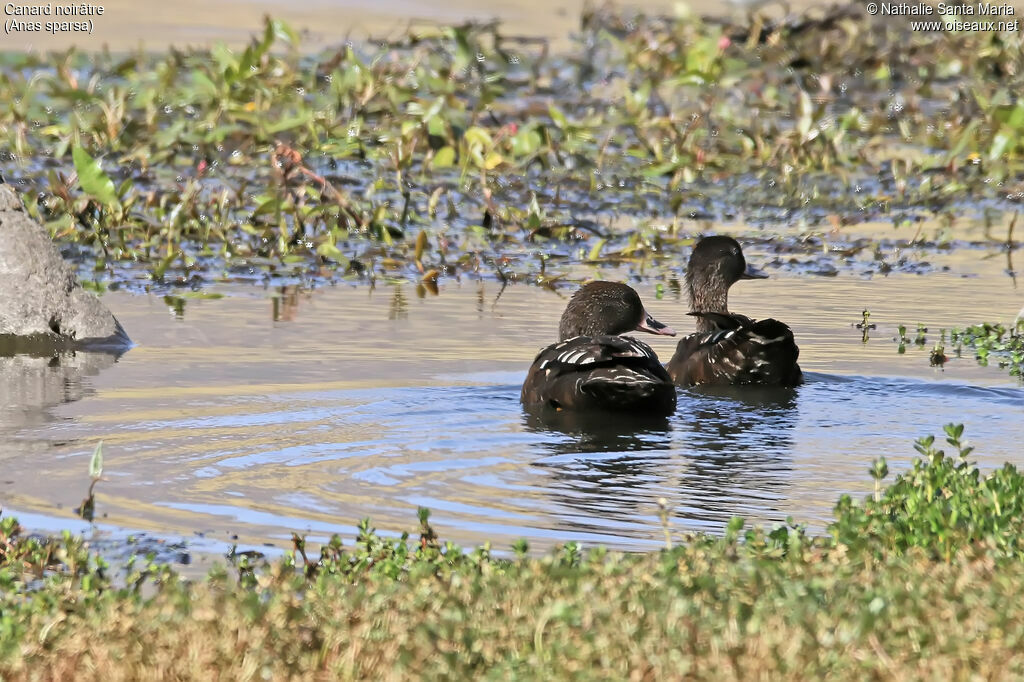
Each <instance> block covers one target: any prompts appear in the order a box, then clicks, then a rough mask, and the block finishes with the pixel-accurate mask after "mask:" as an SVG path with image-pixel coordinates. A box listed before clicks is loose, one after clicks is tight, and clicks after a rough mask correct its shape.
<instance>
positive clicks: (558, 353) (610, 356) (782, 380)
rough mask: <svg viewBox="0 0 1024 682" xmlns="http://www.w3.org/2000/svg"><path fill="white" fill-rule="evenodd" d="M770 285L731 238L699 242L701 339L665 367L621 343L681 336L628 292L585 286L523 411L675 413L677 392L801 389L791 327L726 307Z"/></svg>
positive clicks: (544, 356)
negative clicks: (707, 387) (738, 294)
mask: <svg viewBox="0 0 1024 682" xmlns="http://www.w3.org/2000/svg"><path fill="white" fill-rule="evenodd" d="M765 277H767V275H764V274H761V273H759V272H757V271H756V270H754V269H752V268H748V267H747V262H746V260H745V259H744V258H743V251H742V249H741V248H740V245H739V243H738V242H737V241H736V240H735V239H732V238H731V237H723V236H715V237H705V238H704V239H702V240H701V241H700V242H698V243H697V245H696V246H695V247H694V249H693V253H692V254H691V256H690V264H689V267H688V268H687V270H686V283H687V286H688V288H689V294H690V309H691V312H690V315H693V316H695V317H696V318H697V331H696V333H694V334H691V335H690V336H687V337H685V338H683V339H682V340H681V341H680V342H679V345H678V346H677V348H676V352H675V355H673V356H672V359H671V360H670V361H669V363H668V365H666V366H664V367H663V366H662V365H661V363H660V362H659V361H658V356H657V355H656V354H655V353H654V351H653V350H652V349H651V347H650V346H648V345H647V344H645V343H643V342H642V341H640V340H638V339H635V338H632V337H629V336H620V335H621V334H624V333H626V332H630V331H644V332H649V333H651V334H662V335H666V336H675V331H674V330H672V329H671V328H669V327H667V326H666V325H664V324H662V323H660V322H658V321H657V320H655V319H654V318H653V317H651V315H650V314H649V313H648V312H647V311H646V310H645V309H644V306H643V303H642V302H641V301H640V296H639V295H638V294H637V293H636V292H635V291H633V289H632V288H630V287H629V286H627V285H625V284H618V283H615V282H591V283H590V284H587V285H586V286H584V287H583V288H581V289H580V290H579V291H577V292H576V294H575V295H574V296H573V297H572V299H571V300H570V301H569V305H568V306H566V308H565V313H563V314H562V320H561V324H560V325H559V329H558V334H559V342H558V343H556V344H554V345H551V346H548V347H547V348H545V349H544V350H542V351H541V352H540V353H539V354H538V355H537V358H536V359H535V360H534V361H533V366H532V367H530V371H529V373H528V374H527V376H526V382H525V383H524V384H523V392H522V396H521V399H522V402H523V405H524V406H525V407H526V408H528V409H536V408H541V409H543V408H554V409H555V410H558V411H561V410H609V411H615V412H636V413H641V414H647V415H669V414H672V413H673V412H674V411H675V409H676V390H675V386H676V385H680V386H694V385H698V384H711V385H727V384H757V385H768V386H795V385H797V384H799V383H800V382H801V380H802V378H803V375H802V373H801V371H800V366H799V365H798V364H797V357H798V356H799V355H800V349H799V348H797V345H796V343H795V342H794V340H793V332H792V331H791V330H790V328H789V327H788V326H786V325H785V324H783V323H782V322H779V321H778V320H772V319H766V320H757V321H755V320H752V319H750V318H749V317H744V316H743V315H736V314H733V313H730V312H729V309H728V306H727V301H728V295H729V287H731V286H732V285H733V284H735V283H736V282H738V281H739V280H741V279H763V278H765Z"/></svg>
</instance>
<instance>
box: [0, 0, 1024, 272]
mask: <svg viewBox="0 0 1024 682" xmlns="http://www.w3.org/2000/svg"><path fill="white" fill-rule="evenodd" d="M1022 45H1024V43H1022V37H1021V35H1020V34H1019V33H1002V34H990V33H986V32H978V33H958V32H945V31H942V32H922V31H912V30H911V29H910V26H909V25H908V24H906V23H903V22H897V21H882V20H877V21H876V20H874V19H872V18H871V17H870V16H868V15H867V14H866V13H865V12H863V11H860V10H858V11H851V9H850V8H839V9H835V10H831V11H829V12H825V13H818V14H813V15H807V16H795V17H792V18H790V19H789V20H786V21H775V22H773V21H767V20H765V19H764V18H762V17H760V16H759V15H757V14H753V15H751V16H750V17H748V18H746V19H743V20H740V21H733V20H718V19H701V18H699V17H696V16H692V15H691V16H685V17H676V18H664V17H653V16H643V15H623V14H616V13H613V12H609V11H606V10H594V11H588V12H586V13H585V14H584V16H583V17H582V21H581V31H580V35H579V37H578V39H577V40H575V41H574V42H573V43H572V44H571V46H570V47H569V48H568V49H567V50H566V51H565V52H564V53H563V54H553V53H552V52H551V51H550V50H549V49H548V47H547V45H546V43H545V42H544V41H538V40H533V39H525V38H517V37H510V36H508V35H507V34H506V33H505V32H503V30H502V28H501V26H500V25H498V24H494V23H487V24H464V25H459V26H451V27H439V28H433V27H431V28H417V29H415V30H412V31H410V32H409V33H408V34H407V35H405V36H403V37H401V38H400V39H398V40H394V41H385V42H381V43H374V44H366V45H345V46H341V47H339V48H337V49H333V50H329V51H326V52H323V53H320V54H315V55H305V54H303V53H302V50H301V48H302V45H301V40H300V38H299V36H298V35H297V34H296V32H295V31H293V30H292V29H291V28H290V27H288V26H287V25H286V24H284V23H282V22H279V21H274V20H269V19H268V20H267V22H266V25H265V27H264V31H263V32H262V34H261V35H259V36H256V37H254V38H253V40H252V41H251V43H250V44H249V45H248V46H247V47H245V48H244V49H241V50H233V49H229V48H227V47H225V46H223V45H218V46H214V47H213V48H210V49H188V50H172V51H169V52H168V53H165V54H144V53H136V54H128V55H112V54H108V53H95V54H89V55H85V54H81V53H78V52H74V51H70V52H65V53H59V54H52V55H47V56H41V55H35V54H17V53H6V54H5V55H3V56H2V57H0V97H3V100H4V101H5V102H9V103H11V106H10V107H7V108H5V109H4V110H3V111H0V140H3V141H4V142H5V143H6V144H5V145H4V146H5V148H6V149H8V150H9V151H8V152H5V155H4V156H3V158H2V160H3V162H4V176H5V177H6V180H7V181H8V182H11V183H14V184H15V185H16V186H18V187H19V188H20V189H21V190H22V191H23V192H24V196H25V197H27V198H28V203H29V206H28V208H29V210H30V212H31V213H32V214H33V215H34V216H35V217H37V218H39V219H40V220H41V221H43V222H45V223H46V225H47V226H48V227H49V229H50V230H51V232H52V234H53V235H54V236H55V238H57V239H58V240H59V241H61V242H63V243H65V244H67V245H73V246H75V247H78V248H75V249H73V251H74V255H76V256H77V257H78V258H80V259H81V260H82V266H83V274H86V273H88V274H90V275H91V276H90V277H89V278H88V279H91V280H93V286H95V287H97V288H102V287H104V286H107V284H106V283H105V282H109V284H113V285H116V286H133V287H149V288H153V287H156V288H163V289H166V288H171V287H175V286H188V287H198V286H201V285H203V284H205V283H209V282H210V281H216V280H218V279H223V278H231V277H243V276H251V275H249V273H251V272H253V271H255V272H258V273H260V274H261V275H266V276H289V277H302V278H323V277H329V278H352V279H370V280H372V279H374V278H377V277H381V278H388V277H390V278H410V279H414V280H417V281H420V282H421V283H422V285H423V287H424V292H428V291H430V290H431V289H432V288H436V287H437V283H438V282H439V281H443V280H444V278H446V277H456V276H461V275H463V274H468V275H472V276H480V277H493V278H497V279H500V280H502V281H528V282H536V283H539V284H542V285H550V284H551V283H552V282H557V281H558V279H559V278H563V277H566V276H572V274H573V267H574V266H581V265H583V264H588V265H593V264H597V265H601V264H611V265H626V266H628V267H631V268H632V269H634V270H635V271H636V272H637V273H638V274H641V275H643V276H648V275H649V274H650V273H654V274H665V273H666V271H668V273H669V274H673V264H674V263H675V262H677V261H678V260H679V255H680V252H681V250H682V249H684V248H685V247H686V246H687V245H689V243H691V240H692V236H693V233H695V232H698V231H701V230H704V229H706V226H707V225H708V222H709V221H714V222H729V221H735V220H743V221H745V222H747V223H751V224H756V225H762V226H763V225H767V226H772V225H779V224H787V225H789V224H794V223H795V224H798V225H800V226H801V230H800V231H801V233H802V234H801V235H800V237H801V238H799V239H792V240H789V241H787V243H786V248H787V250H788V251H790V252H791V253H792V254H794V255H795V256H798V258H795V260H796V261H797V262H798V264H799V262H804V263H816V262H817V261H818V260H819V259H821V258H826V259H829V260H835V259H845V260H846V261H847V262H848V260H849V259H850V258H851V257H852V256H853V255H855V254H856V253H858V252H860V251H862V250H865V249H867V251H868V252H869V253H870V252H871V251H872V250H874V247H876V246H877V245H876V244H873V243H869V242H865V243H861V242H859V241H855V240H847V239H845V238H844V237H843V236H842V235H841V232H840V229H839V228H841V227H842V226H845V225H849V224H851V223H855V222H858V221H863V220H873V219H879V218H882V219H885V220H890V219H891V220H892V222H893V224H894V225H900V224H906V223H914V224H915V225H916V232H915V234H914V235H913V236H912V237H911V238H910V239H909V242H910V243H914V244H915V245H920V246H921V247H924V246H926V245H927V244H928V243H931V244H932V245H933V246H934V247H936V248H938V246H939V245H945V244H947V243H948V234H947V233H946V232H943V234H938V233H937V234H936V236H935V239H934V240H932V241H931V242H929V240H928V238H927V236H926V235H925V234H924V233H922V229H924V228H923V224H924V219H925V217H928V218H929V219H930V218H932V217H937V219H938V220H939V221H940V223H941V221H942V220H947V219H948V222H949V223H950V224H951V221H952V217H953V216H959V215H962V214H963V213H964V206H963V197H967V196H969V197H971V201H972V202H973V204H972V205H973V206H975V207H977V210H978V211H979V212H981V213H983V214H984V220H985V221H986V223H988V222H992V221H993V217H992V216H993V215H997V214H1000V213H1006V212H1008V211H1009V209H1010V208H1011V204H1012V203H1013V202H1014V201H1016V199H1015V198H1014V197H1015V196H1016V195H1017V194H1019V192H1018V191H1017V183H1018V180H1017V179H1018V178H1019V177H1020V174H1021V172H1022V171H1024V143H1022V142H1021V139H1022V138H1021V134H1022V132H1024V127H1022V126H1021V125H1020V120H1019V119H1020V111H1021V110H1022V109H1021V106H1020V104H1019V103H1018V102H1016V100H1015V95H1014V94H1013V93H1015V92H1017V91H1019V90H1020V85H1021V83H1020V80H1021V78H1022V77H1024V76H1022V74H1024V68H1021V66H1022V65H1021V57H1020V55H1021V52H1022V50H1021V47H1022ZM652 46H654V47H655V49H652ZM878 55H886V58H885V59H884V60H880V59H879V57H878ZM887 150H896V151H895V152H893V151H887ZM829 223H831V224H832V225H833V229H832V230H831V232H829V233H828V237H827V240H822V239H821V237H820V235H821V234H822V232H821V226H823V225H826V226H827V225H828V224H829ZM940 231H941V230H940ZM421 235H424V238H423V240H422V241H421V238H420V236H421ZM1011 237H1012V225H1011V228H1010V230H1009V231H1008V237H1007V239H1010V242H1011V243H1012V239H1011ZM992 239H993V240H995V239H996V238H995V237H994V236H993V237H992ZM998 241H999V242H1000V243H1002V238H999V240H998ZM993 243H994V242H993ZM829 244H831V245H832V246H834V247H836V248H827V247H828V246H829ZM822 246H825V247H826V248H824V249H823V248H822ZM538 253H541V254H544V255H546V256H553V258H543V257H538ZM555 266H557V267H555ZM781 266H784V265H780V267H781ZM865 267H866V268H867V267H871V268H875V267H877V269H878V271H880V272H888V271H890V270H892V269H894V268H907V269H910V270H913V269H914V268H916V267H918V264H916V263H915V262H914V260H913V258H912V257H911V256H908V255H906V254H903V255H901V256H900V257H899V259H898V260H896V261H894V262H890V261H888V260H884V259H883V260H882V261H881V262H879V263H877V264H865ZM830 269H831V270H833V271H834V267H832V266H829V267H825V268H822V270H821V271H822V272H826V271H829V270H830ZM243 273H244V275H243ZM435 273H436V274H435ZM675 274H677V273H675ZM577 276H579V275H577Z"/></svg>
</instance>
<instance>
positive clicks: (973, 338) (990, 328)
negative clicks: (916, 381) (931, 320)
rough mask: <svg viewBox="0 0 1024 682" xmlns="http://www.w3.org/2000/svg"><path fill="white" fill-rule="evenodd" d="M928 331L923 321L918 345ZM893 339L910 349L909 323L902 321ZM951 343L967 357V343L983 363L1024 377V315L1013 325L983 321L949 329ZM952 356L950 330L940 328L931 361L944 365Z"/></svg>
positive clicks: (899, 349) (900, 347) (959, 354)
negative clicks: (949, 351) (950, 354)
mask: <svg viewBox="0 0 1024 682" xmlns="http://www.w3.org/2000/svg"><path fill="white" fill-rule="evenodd" d="M927 332H928V328H927V327H925V326H924V325H923V324H920V323H919V324H918V325H917V335H916V336H915V338H914V343H915V345H917V346H918V347H920V348H923V347H924V346H925V344H926V343H927V340H928V338H927V336H926V334H927ZM893 341H895V342H896V343H897V344H898V346H897V352H898V353H900V354H901V355H902V354H903V353H905V352H906V350H907V344H908V343H909V342H910V341H909V339H908V337H907V327H906V325H902V324H901V325H899V327H898V335H897V336H896V337H894V338H893ZM949 343H950V345H952V346H953V352H955V356H956V357H958V358H959V357H963V350H964V347H967V348H968V349H969V350H971V351H973V352H974V357H975V359H976V360H977V361H978V364H979V365H981V366H982V367H988V366H989V364H995V365H996V366H998V367H999V368H1000V369H1006V370H1008V371H1009V374H1010V376H1015V377H1024V319H1018V320H1017V322H1016V323H1014V324H1012V325H1003V324H1000V323H995V324H993V323H989V322H983V323H981V324H976V325H973V326H970V327H967V328H966V329H958V328H955V327H954V328H953V329H952V330H951V331H950V332H949ZM949 359H950V358H949V356H948V355H947V354H946V330H945V329H940V330H939V340H938V341H937V342H936V343H935V344H934V345H933V347H932V350H931V352H930V353H929V354H928V362H929V363H930V364H931V365H932V366H933V367H941V366H943V365H944V364H945V363H946V362H948V361H949Z"/></svg>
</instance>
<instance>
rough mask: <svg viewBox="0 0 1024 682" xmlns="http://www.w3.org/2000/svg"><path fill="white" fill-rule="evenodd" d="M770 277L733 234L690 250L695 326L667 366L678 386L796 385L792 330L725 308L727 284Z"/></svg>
mask: <svg viewBox="0 0 1024 682" xmlns="http://www.w3.org/2000/svg"><path fill="white" fill-rule="evenodd" d="M767 277H768V275H766V274H764V273H763V272H761V271H759V270H757V269H756V268H753V267H749V266H748V265H747V261H746V259H745V258H744V257H743V249H742V248H741V247H740V244H739V242H737V241H736V240H735V239H733V238H732V237H726V236H722V235H716V236H710V237H704V238H703V239H701V240H700V241H699V242H697V245H696V246H695V247H694V249H693V253H692V254H690V262H689V265H688V266H687V269H686V285H687V289H688V292H689V297H690V312H689V314H690V315H692V316H693V317H695V318H697V319H696V327H697V330H696V332H695V333H693V334H690V335H689V336H686V337H684V338H682V339H680V340H679V344H678V346H677V347H676V352H675V354H674V355H673V356H672V359H671V360H669V363H668V365H667V366H666V369H667V370H668V373H669V375H670V376H671V377H672V381H673V382H675V383H676V384H677V385H679V386H696V385H714V386H723V385H760V386H796V385H799V384H800V383H802V382H803V372H802V371H801V370H800V365H799V364H797V358H799V357H800V348H799V347H798V346H797V345H796V341H795V339H794V338H793V331H792V330H791V329H790V328H789V326H788V325H786V324H785V323H783V322H780V321H778V320H775V319H764V320H754V319H751V318H749V317H747V316H745V315H738V314H735V313H730V312H729V306H728V298H729V287H731V286H732V285H733V284H735V283H736V282H738V281H740V280H741V279H765V278H767Z"/></svg>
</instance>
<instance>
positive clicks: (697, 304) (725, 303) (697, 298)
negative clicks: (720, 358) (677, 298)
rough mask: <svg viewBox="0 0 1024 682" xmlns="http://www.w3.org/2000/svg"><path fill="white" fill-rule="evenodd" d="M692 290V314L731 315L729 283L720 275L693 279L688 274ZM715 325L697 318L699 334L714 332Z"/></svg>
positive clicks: (715, 274)
mask: <svg viewBox="0 0 1024 682" xmlns="http://www.w3.org/2000/svg"><path fill="white" fill-rule="evenodd" d="M687 283H688V284H689V288H690V312H692V313H723V314H728V313H729V283H728V282H727V281H726V280H725V278H724V277H722V276H721V275H720V273H717V272H714V273H707V274H703V275H702V274H698V275H696V276H693V277H691V276H690V273H687ZM714 329H715V325H714V323H713V322H711V321H710V320H705V319H704V318H702V317H698V318H697V332H698V333H700V334H703V333H705V332H710V331H714Z"/></svg>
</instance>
